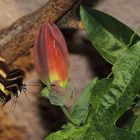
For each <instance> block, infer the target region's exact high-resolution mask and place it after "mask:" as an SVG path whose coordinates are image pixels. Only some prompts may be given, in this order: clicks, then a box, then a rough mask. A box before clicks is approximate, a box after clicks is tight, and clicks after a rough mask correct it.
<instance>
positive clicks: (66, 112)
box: [61, 106, 80, 126]
mask: <svg viewBox="0 0 140 140" xmlns="http://www.w3.org/2000/svg"><path fill="white" fill-rule="evenodd" d="M61 109H62V111H63V112H64V114H65V115H66V117H67V118H68V120H69V121H70V122H71V123H72V124H73V125H76V126H80V124H79V123H77V122H76V121H75V120H74V119H73V118H72V117H71V115H70V113H69V112H68V110H67V109H66V106H61Z"/></svg>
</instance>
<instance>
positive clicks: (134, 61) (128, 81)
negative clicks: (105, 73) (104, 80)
mask: <svg viewBox="0 0 140 140" xmlns="http://www.w3.org/2000/svg"><path fill="white" fill-rule="evenodd" d="M112 71H113V75H114V80H113V81H112V83H111V85H110V88H109V90H107V91H106V92H105V93H104V94H103V96H102V97H101V98H100V101H99V102H98V107H97V109H96V112H95V113H94V116H93V120H94V121H93V122H94V124H93V125H94V127H96V129H97V130H98V131H99V132H100V133H101V134H102V135H103V136H104V137H105V138H106V139H107V140H112V139H113V140H118V139H120V140H124V139H127V140H138V139H140V135H136V134H134V133H131V132H129V131H126V130H124V129H121V128H117V127H116V126H115V125H114V123H115V122H116V121H117V119H118V118H119V117H120V116H121V115H122V114H123V113H124V112H125V111H126V110H127V109H128V107H129V106H130V105H131V104H132V103H133V100H134V98H135V97H136V94H137V92H138V91H139V88H140V41H139V42H138V43H136V44H135V45H134V46H132V47H131V48H130V49H129V50H128V51H127V52H125V53H124V54H123V55H122V56H121V57H120V59H119V60H118V61H117V62H116V63H115V65H114V66H113V69H112ZM103 92H104V91H103ZM93 97H94V96H93ZM93 106H94V105H93ZM139 127H140V126H139ZM91 129H92V128H91Z"/></svg>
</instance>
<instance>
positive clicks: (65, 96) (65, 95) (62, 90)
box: [41, 82, 74, 106]
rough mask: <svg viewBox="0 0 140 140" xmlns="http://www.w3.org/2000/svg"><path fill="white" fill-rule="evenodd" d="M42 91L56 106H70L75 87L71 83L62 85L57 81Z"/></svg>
mask: <svg viewBox="0 0 140 140" xmlns="http://www.w3.org/2000/svg"><path fill="white" fill-rule="evenodd" d="M41 93H42V96H43V97H45V98H47V99H49V101H50V103H51V104H53V105H56V106H70V105H71V104H72V102H73V99H74V94H73V88H72V86H71V84H70V83H68V85H67V87H61V86H60V85H59V84H58V83H57V82H55V84H54V83H53V84H52V86H51V89H50V90H49V89H48V87H46V88H44V89H43V90H42V91H41Z"/></svg>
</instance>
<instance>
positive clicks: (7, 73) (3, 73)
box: [0, 57, 25, 104]
mask: <svg viewBox="0 0 140 140" xmlns="http://www.w3.org/2000/svg"><path fill="white" fill-rule="evenodd" d="M24 75H25V74H24V71H23V70H22V69H14V70H11V69H10V68H9V67H8V65H7V64H6V63H5V60H4V59H3V58H2V57H0V101H1V102H2V103H3V104H6V103H7V102H8V101H9V100H10V99H11V97H12V96H15V97H18V96H19V94H20V93H21V91H22V87H23V78H24Z"/></svg>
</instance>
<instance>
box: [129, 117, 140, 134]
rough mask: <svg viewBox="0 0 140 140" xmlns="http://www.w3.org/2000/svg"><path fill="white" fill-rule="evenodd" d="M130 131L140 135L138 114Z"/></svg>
mask: <svg viewBox="0 0 140 140" xmlns="http://www.w3.org/2000/svg"><path fill="white" fill-rule="evenodd" d="M131 132H133V133H139V135H140V116H138V117H137V119H136V120H135V122H134V124H133V127H132V129H131Z"/></svg>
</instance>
